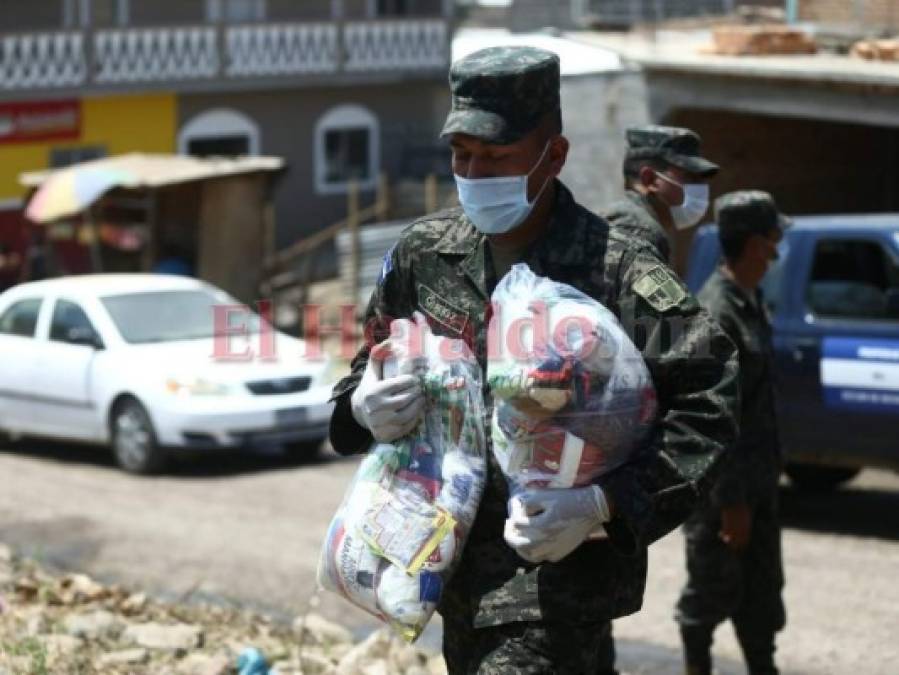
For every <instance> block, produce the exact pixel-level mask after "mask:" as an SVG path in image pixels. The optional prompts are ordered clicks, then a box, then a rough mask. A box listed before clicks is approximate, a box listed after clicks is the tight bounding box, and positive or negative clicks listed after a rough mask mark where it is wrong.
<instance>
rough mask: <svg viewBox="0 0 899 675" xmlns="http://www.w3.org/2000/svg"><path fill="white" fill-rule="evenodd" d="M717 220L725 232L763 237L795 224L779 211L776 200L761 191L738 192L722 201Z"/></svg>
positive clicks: (721, 199)
mask: <svg viewBox="0 0 899 675" xmlns="http://www.w3.org/2000/svg"><path fill="white" fill-rule="evenodd" d="M715 220H716V221H717V223H718V227H719V229H720V230H721V231H725V230H730V231H735V230H743V231H745V232H750V233H753V234H763V235H764V234H768V233H769V232H771V231H772V230H784V229H786V228H787V227H789V226H790V224H791V223H792V221H791V220H790V219H789V218H788V217H787V216H785V215H783V214H782V213H781V212H780V211H779V210H778V208H777V204H775V203H774V198H773V197H772V196H771V195H770V194H768V193H767V192H763V191H761V190H738V191H737V192H728V193H727V194H726V195H722V196H721V197H718V199H716V200H715Z"/></svg>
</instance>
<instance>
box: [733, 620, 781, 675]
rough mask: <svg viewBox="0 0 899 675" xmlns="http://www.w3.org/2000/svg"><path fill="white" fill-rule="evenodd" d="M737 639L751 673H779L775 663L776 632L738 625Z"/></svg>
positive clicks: (774, 674) (765, 674)
mask: <svg viewBox="0 0 899 675" xmlns="http://www.w3.org/2000/svg"><path fill="white" fill-rule="evenodd" d="M736 629H737V630H736V633H737V641H738V642H739V643H740V649H742V650H743V658H744V659H745V660H746V672H747V673H749V675H778V673H779V672H780V671H778V670H777V666H776V665H774V649H775V647H774V634H773V633H769V632H766V631H758V630H755V631H750V630H746V629H745V628H742V627H736Z"/></svg>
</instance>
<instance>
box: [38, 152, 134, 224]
mask: <svg viewBox="0 0 899 675" xmlns="http://www.w3.org/2000/svg"><path fill="white" fill-rule="evenodd" d="M137 183H138V180H137V178H136V176H134V175H133V174H132V173H131V172H130V171H128V170H126V169H121V168H118V167H111V166H90V165H86V166H85V165H81V166H72V167H69V168H67V169H60V170H59V171H56V172H54V173H53V174H52V175H51V176H50V177H49V178H48V179H47V180H46V181H44V183H43V185H41V186H40V187H39V188H38V190H37V192H36V193H35V195H34V197H32V199H31V201H30V202H29V204H28V209H27V210H26V211H25V215H26V216H27V217H28V218H29V219H31V220H33V221H34V222H36V223H48V222H50V221H53V220H56V219H58V218H64V217H66V216H71V215H74V214H76V213H80V212H81V211H84V210H85V209H86V208H87V207H89V206H90V205H91V204H93V203H94V202H95V201H97V200H98V199H99V198H100V197H101V196H103V195H104V194H105V193H106V192H108V191H109V190H112V189H113V188H116V187H134V186H136V185H137Z"/></svg>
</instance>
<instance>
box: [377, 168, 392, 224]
mask: <svg viewBox="0 0 899 675" xmlns="http://www.w3.org/2000/svg"><path fill="white" fill-rule="evenodd" d="M375 209H376V210H377V212H378V213H377V218H378V222H381V223H383V222H385V221H386V220H387V219H388V218H390V180H389V179H388V178H387V174H386V173H382V174H380V175H379V176H378V192H377V197H376V202H375Z"/></svg>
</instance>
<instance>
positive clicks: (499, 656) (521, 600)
mask: <svg viewBox="0 0 899 675" xmlns="http://www.w3.org/2000/svg"><path fill="white" fill-rule="evenodd" d="M450 84H451V88H452V93H453V107H452V110H451V112H450V114H449V117H448V119H447V122H446V126H445V128H444V135H447V136H449V138H450V143H451V146H452V148H453V171H454V173H455V174H456V177H457V181H458V188H459V194H460V201H461V202H462V204H463V207H462V208H454V209H450V210H447V211H444V212H441V213H436V214H433V215H430V216H426V217H424V218H422V219H420V220H418V221H416V222H415V223H413V224H412V225H411V226H409V227H408V228H407V229H406V230H405V231H404V232H403V234H402V235H401V237H400V239H399V241H398V242H397V243H396V245H395V246H394V247H393V248H392V249H391V250H390V251H389V252H388V253H387V255H386V256H385V259H384V265H383V269H382V272H381V276H380V279H379V281H378V284H377V287H376V290H375V292H374V294H373V296H372V299H371V301H370V303H369V307H368V310H367V313H366V336H367V337H366V344H365V345H364V346H363V347H362V349H361V350H360V351H359V353H358V355H357V356H356V358H355V359H354V361H353V364H352V373H351V374H350V375H349V376H348V377H346V378H345V379H344V380H342V381H341V382H340V383H338V384H337V386H336V387H335V389H334V401H335V404H336V405H335V410H334V414H333V417H332V420H331V434H330V435H331V442H332V444H333V446H334V448H335V449H336V450H337V451H338V452H341V453H343V454H350V453H358V452H364V451H366V450H367V449H368V448H369V446H370V444H371V443H372V440H373V438H376V439H378V440H381V441H389V440H391V439H392V438H396V437H399V436H401V435H402V434H404V433H407V432H408V431H409V430H411V429H412V428H413V427H414V425H415V423H416V419H417V415H418V413H419V411H420V403H419V401H420V399H421V397H420V394H419V392H417V391H416V388H417V384H416V383H415V380H414V378H411V377H409V376H400V377H396V378H390V379H383V377H382V375H381V374H380V373H379V365H378V363H377V358H376V355H372V352H371V348H372V346H373V345H374V344H376V343H378V342H380V341H381V340H384V339H385V338H386V337H387V336H388V334H389V324H390V321H391V320H392V319H394V318H399V317H410V316H411V315H412V313H413V312H415V311H419V312H421V313H422V314H424V315H425V316H426V317H427V319H428V322H429V324H430V326H431V329H432V330H433V331H434V333H436V334H439V335H444V336H447V337H452V338H463V339H465V340H466V341H467V342H468V344H469V345H470V346H471V347H472V349H473V351H474V352H475V354H476V355H477V357H478V359H479V361H480V364H481V366H482V368H484V369H485V371H486V367H487V356H488V355H487V325H488V321H489V317H490V312H491V307H490V296H491V293H492V291H493V289H494V287H495V285H496V282H497V280H498V279H499V278H501V277H502V276H503V275H504V274H505V272H506V271H507V270H508V269H509V268H510V267H511V265H512V264H514V263H515V262H519V261H523V262H526V263H527V264H528V265H529V266H530V267H531V269H532V270H533V271H534V272H535V273H536V274H539V275H544V276H547V277H549V278H551V279H554V280H556V281H559V282H563V283H567V284H570V285H572V286H574V287H575V288H578V289H580V290H581V291H583V292H584V293H586V294H587V295H589V296H590V297H592V298H595V299H596V300H598V301H600V302H602V303H603V304H604V305H605V306H607V307H608V308H610V309H611V310H612V311H613V312H614V313H615V314H616V315H617V316H619V317H620V318H621V320H622V323H623V325H624V326H625V329H626V330H627V331H628V333H629V334H630V335H631V336H632V339H633V340H634V341H635V344H636V345H637V346H638V348H640V349H641V351H642V352H643V354H644V358H645V359H646V362H647V365H648V367H649V370H650V371H651V374H652V376H653V378H654V382H655V385H656V388H657V394H658V398H659V421H658V424H657V427H656V429H655V431H654V433H653V435H652V438H651V440H650V441H649V442H647V443H646V444H645V445H644V446H643V447H641V448H640V449H639V451H638V452H636V453H635V455H634V457H633V459H632V461H630V462H629V463H628V464H626V465H624V466H622V467H620V468H619V469H617V470H615V471H613V472H611V473H609V474H607V475H605V476H603V477H602V478H601V479H599V481H598V484H599V487H600V490H599V492H600V494H601V495H602V497H603V501H604V502H605V505H606V506H607V507H608V511H609V512H610V518H609V519H607V520H606V519H603V520H606V522H604V528H605V531H606V532H607V535H608V536H607V538H606V539H604V540H599V541H593V540H591V541H588V542H584V543H582V544H581V542H583V541H584V539H586V533H584V537H583V538H582V539H580V540H579V541H578V542H577V544H579V545H577V546H576V548H575V550H573V551H571V552H570V554H568V555H565V556H564V557H562V559H561V560H559V562H556V563H550V562H545V561H530V560H527V559H525V558H524V557H522V555H523V552H522V555H520V554H519V551H518V550H516V549H513V548H512V547H510V546H509V545H508V544H507V543H506V541H505V540H504V524H505V522H506V520H507V517H508V516H509V513H508V510H507V502H508V499H509V493H508V488H507V485H506V481H505V478H504V476H503V475H502V473H501V471H500V469H499V467H498V466H497V464H496V462H495V460H494V458H493V456H492V452H489V449H488V457H489V467H488V482H487V487H486V490H485V494H484V496H483V499H482V502H481V506H480V508H479V511H478V516H477V519H476V522H475V524H474V526H473V528H472V531H471V533H470V536H469V540H468V543H467V545H466V548H465V551H464V553H463V556H462V559H461V561H460V565H459V567H458V569H457V571H456V573H455V575H454V577H453V579H452V581H451V582H450V583H449V584H448V586H447V588H446V589H445V591H444V594H443V598H442V601H441V606H440V608H439V609H440V612H441V614H442V616H443V619H444V656H445V658H446V661H447V665H448V668H449V672H450V673H453V674H457V673H458V674H467V673H482V674H489V673H598V672H614V671H613V669H614V665H613V663H614V655H613V654H611V653H609V652H608V650H607V647H608V646H609V642H608V641H607V640H603V636H607V635H608V633H609V630H610V620H611V619H613V618H615V617H618V616H624V615H626V614H630V613H633V612H636V611H637V610H639V609H640V606H641V603H642V596H643V588H644V584H645V580H646V564H647V556H646V547H647V545H648V542H649V541H651V539H652V538H653V537H654V536H656V534H657V532H659V531H661V530H666V531H667V529H670V528H671V527H674V526H675V525H677V524H678V522H670V523H669V522H666V523H662V524H660V523H658V522H657V521H656V519H655V513H656V509H655V504H656V499H657V497H658V495H659V494H660V493H661V492H665V494H666V495H668V496H669V497H672V496H673V498H674V499H676V500H678V501H679V502H680V503H681V504H682V505H683V507H684V509H685V511H684V513H688V512H689V510H690V509H692V507H693V506H694V505H695V503H696V500H697V495H698V487H697V484H698V481H699V479H700V477H701V476H703V474H704V473H705V472H706V470H707V469H708V468H709V466H710V465H711V464H712V463H713V462H714V461H715V459H716V458H717V456H718V455H719V453H720V452H721V450H722V448H723V447H725V446H726V445H728V444H730V443H731V442H732V440H733V438H734V437H735V435H736V421H735V407H736V406H735V402H736V387H737V383H736V376H737V364H736V353H735V349H734V346H733V344H732V343H731V341H730V340H729V339H728V338H727V337H726V336H725V335H724V334H723V333H722V332H721V331H720V329H719V328H718V327H717V325H716V324H715V323H714V322H712V321H711V319H710V318H709V316H708V315H707V314H706V313H705V312H704V311H702V310H701V309H700V307H699V305H698V303H697V301H696V300H695V298H693V297H692V296H691V295H690V294H689V293H688V292H687V290H686V289H685V288H684V287H683V285H682V284H681V283H680V282H679V281H678V280H677V279H676V278H675V277H674V275H673V274H672V273H671V272H670V270H668V268H667V267H665V265H663V264H661V263H660V262H659V260H658V258H657V257H656V255H655V254H654V253H653V252H652V251H651V250H650V249H649V248H648V247H646V246H643V245H640V244H637V245H635V244H634V243H632V242H631V241H630V240H629V239H628V238H627V237H625V236H621V235H619V234H616V233H615V232H614V231H611V230H610V229H609V227H608V225H607V223H605V222H604V221H603V220H601V219H600V218H598V217H597V216H595V215H594V214H592V213H590V212H588V211H587V210H586V209H584V208H583V207H581V206H579V205H578V204H577V202H575V200H574V198H573V196H572V195H571V193H570V192H569V191H568V189H567V188H566V187H565V186H564V185H563V184H562V183H561V182H559V181H558V180H557V179H556V176H557V175H558V174H559V172H560V171H561V169H562V166H563V165H564V162H565V157H566V154H567V150H568V142H567V140H566V139H565V138H564V136H562V134H561V111H560V103H559V61H558V58H557V57H556V56H555V55H553V54H551V53H548V52H544V51H542V50H537V49H532V48H512V47H503V48H493V49H488V50H483V51H481V52H477V53H475V54H473V55H471V56H469V57H467V58H465V59H462V60H461V61H459V62H457V63H455V64H454V65H453V68H452V70H451V73H450ZM501 177H505V179H504V180H503V179H501ZM510 177H511V178H510ZM486 178H493V179H494V180H492V181H486V182H485V181H484V180H483V179H486ZM513 182H514V183H515V184H516V185H515V186H513V188H514V189H510V183H513ZM510 195H511V197H510ZM487 232H489V234H487ZM370 355H372V358H370ZM404 378H405V379H404ZM484 393H485V398H486V402H487V408H488V410H487V415H488V419H489V415H490V411H491V408H492V401H491V396H490V391H489V390H487V389H486V388H485V392H484ZM485 423H486V421H485ZM488 428H489V424H488ZM579 490H588V491H590V490H592V486H591V487H588V488H579ZM544 492H546V491H544ZM554 492H556V493H561V492H567V491H560V490H556V491H554ZM591 494H595V493H593V492H591ZM684 517H685V515H684ZM680 520H681V521H682V520H683V518H681V519H680ZM601 522H603V521H602V520H600V519H599V516H597V519H596V522H595V524H597V525H598V524H599V523H601ZM566 534H570V532H566ZM554 536H555V535H554V534H553V533H550V534H548V535H547V540H548V541H549V543H555V540H554V539H553V537H554Z"/></svg>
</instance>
